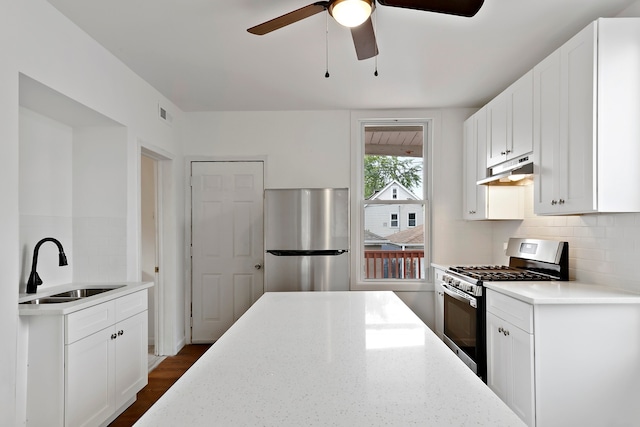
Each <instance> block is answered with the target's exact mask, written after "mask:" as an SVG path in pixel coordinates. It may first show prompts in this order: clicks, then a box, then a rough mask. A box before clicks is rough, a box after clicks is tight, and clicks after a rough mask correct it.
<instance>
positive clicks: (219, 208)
mask: <svg viewBox="0 0 640 427" xmlns="http://www.w3.org/2000/svg"><path fill="white" fill-rule="evenodd" d="M263 194H264V179H263V163H262V162H192V163H191V200H192V205H191V245H192V253H191V257H192V258H191V268H192V292H191V298H192V299H191V316H192V328H191V340H192V342H213V341H215V340H217V339H218V338H220V336H222V334H223V333H224V332H225V331H226V330H227V329H228V328H229V327H230V326H231V325H232V324H233V322H235V321H236V320H237V319H238V318H239V317H240V316H241V315H242V314H243V313H244V312H245V311H246V310H247V309H248V308H249V307H250V306H251V304H253V303H254V302H255V301H256V300H257V299H258V298H259V297H260V295H262V293H263V292H264V287H263V282H264V278H263V274H262V269H261V266H262V264H263V255H264V252H263V251H264V244H263V238H264V237H263V236H264V234H263Z"/></svg>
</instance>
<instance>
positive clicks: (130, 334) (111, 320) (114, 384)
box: [27, 290, 148, 427]
mask: <svg viewBox="0 0 640 427" xmlns="http://www.w3.org/2000/svg"><path fill="white" fill-rule="evenodd" d="M147 313H148V312H147V291H146V290H143V291H139V292H136V293H132V294H129V295H126V296H123V297H120V298H116V299H114V300H111V301H107V302H103V303H100V304H97V305H95V306H92V307H89V308H86V309H84V310H79V311H77V312H74V313H71V314H69V315H66V316H38V317H39V319H34V320H37V321H36V322H34V324H33V325H30V335H31V338H33V339H34V340H31V338H30V341H31V342H30V351H29V353H30V356H29V368H28V375H29V384H28V402H27V405H28V407H27V412H28V414H27V416H28V420H27V424H28V425H30V426H31V425H35V426H40V425H42V426H44V425H46V426H55V425H60V426H62V425H64V426H68V427H79V426H100V425H104V424H105V423H106V422H107V421H109V420H110V419H111V418H112V417H113V416H114V415H115V414H116V413H117V412H118V411H120V410H122V409H123V406H124V405H125V404H127V403H130V402H132V401H133V400H134V398H135V396H136V393H137V392H138V391H140V390H141V389H142V388H143V387H144V386H145V385H146V384H147V340H148V338H147V335H148V329H147V322H148V318H147ZM45 317H50V319H49V320H50V322H47V321H46V319H43V318H45ZM53 317H60V318H61V319H54V318H53ZM60 320H61V321H60ZM47 323H49V324H50V325H57V326H54V328H53V329H51V328H49V327H47ZM59 328H61V329H63V334H61V335H62V336H60V337H59V338H61V339H59V340H58V342H57V343H56V342H54V341H56V340H47V341H48V342H47V345H48V346H49V347H53V348H49V349H48V350H46V349H44V348H42V346H41V345H39V344H37V343H36V342H35V340H38V339H39V338H40V341H42V340H41V338H42V337H43V336H45V335H52V334H54V333H55V332H54V331H55V329H59ZM31 344H33V345H31ZM33 351H37V352H41V351H45V353H44V354H33V355H32V352H33ZM47 354H59V355H60V357H59V358H57V357H54V358H52V359H48V358H47ZM62 360H63V361H64V363H63V364H61V363H59V362H60V361H62ZM52 361H53V363H51V362H52ZM47 370H51V371H58V372H59V373H60V375H53V376H48V377H46V376H45V378H42V379H43V380H44V381H47V383H46V384H39V385H38V384H37V382H38V377H39V376H41V375H42V374H43V373H44V372H45V371H47ZM32 377H33V378H32ZM52 380H53V381H52ZM55 396H62V398H58V399H57V400H58V401H63V405H62V407H63V408H64V411H62V408H59V407H56V406H55V405H51V406H50V407H44V408H43V407H42V406H41V405H38V404H37V403H38V402H39V401H42V399H47V398H51V397H55ZM30 403H31V404H32V405H30ZM47 412H48V413H47Z"/></svg>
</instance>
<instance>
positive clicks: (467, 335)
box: [443, 283, 483, 376]
mask: <svg viewBox="0 0 640 427" xmlns="http://www.w3.org/2000/svg"><path fill="white" fill-rule="evenodd" d="M443 287H444V337H443V340H444V342H445V343H446V344H447V345H448V346H449V347H450V348H451V349H452V350H453V351H454V352H455V353H456V354H457V355H458V357H459V358H460V359H462V361H463V362H465V363H466V364H467V366H469V367H470V368H471V370H472V371H473V372H475V373H476V374H477V375H479V376H482V372H480V371H481V370H482V360H483V356H482V350H483V345H482V336H483V335H482V331H481V317H480V315H481V313H482V311H481V310H482V307H480V308H479V307H478V305H479V302H480V299H479V298H476V297H474V296H472V295H469V294H466V293H464V292H462V291H460V290H458V289H456V288H454V287H452V286H449V285H447V284H446V283H443ZM479 367H480V369H479Z"/></svg>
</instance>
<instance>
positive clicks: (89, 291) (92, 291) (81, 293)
mask: <svg viewBox="0 0 640 427" xmlns="http://www.w3.org/2000/svg"><path fill="white" fill-rule="evenodd" d="M121 287H122V285H121V286H113V287H109V288H84V289H74V290H72V291H67V292H60V293H59V294H55V295H51V297H53V298H60V297H63V298H64V297H66V298H76V299H77V298H86V297H92V296H94V295H98V294H101V293H104V292H108V291H112V290H114V289H118V288H121Z"/></svg>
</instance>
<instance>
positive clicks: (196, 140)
mask: <svg viewBox="0 0 640 427" xmlns="http://www.w3.org/2000/svg"><path fill="white" fill-rule="evenodd" d="M349 126H350V121H349V112H348V111H265V112H207V113H189V114H186V121H185V126H184V128H185V136H184V154H185V156H218V157H233V156H236V157H237V156H249V157H251V156H266V160H267V161H266V170H265V188H291V187H348V186H349V180H350V176H349V167H350V166H349V165H350V163H349V157H350V156H349V129H350V127H349Z"/></svg>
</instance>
